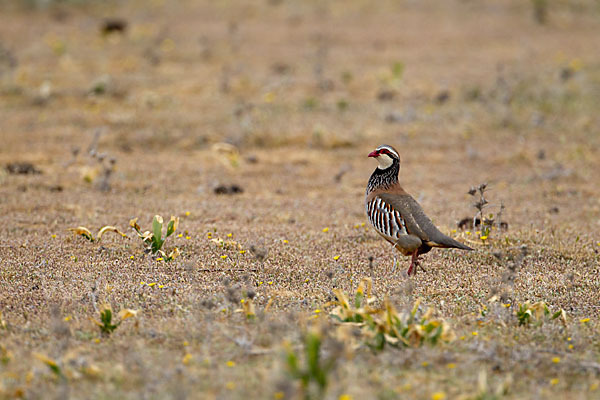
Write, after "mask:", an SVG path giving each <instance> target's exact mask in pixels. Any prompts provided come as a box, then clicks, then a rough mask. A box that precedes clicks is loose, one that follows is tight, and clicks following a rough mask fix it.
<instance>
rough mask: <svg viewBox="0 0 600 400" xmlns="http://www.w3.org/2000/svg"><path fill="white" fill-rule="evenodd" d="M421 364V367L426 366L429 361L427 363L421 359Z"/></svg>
mask: <svg viewBox="0 0 600 400" xmlns="http://www.w3.org/2000/svg"><path fill="white" fill-rule="evenodd" d="M421 365H422V366H423V367H426V366H428V365H429V363H428V362H427V361H423V362H422V363H421Z"/></svg>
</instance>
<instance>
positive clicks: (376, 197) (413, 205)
mask: <svg viewBox="0 0 600 400" xmlns="http://www.w3.org/2000/svg"><path fill="white" fill-rule="evenodd" d="M369 157H375V159H376V160H377V162H378V164H379V165H377V168H376V169H375V171H374V172H373V174H372V175H371V178H369V183H368V185H367V196H366V201H365V207H366V211H367V216H368V218H369V222H371V224H372V225H373V227H374V228H375V230H376V231H377V233H379V234H380V235H381V236H383V237H384V238H385V240H387V241H388V242H390V243H391V244H392V245H393V246H394V247H395V248H396V249H397V250H398V251H400V252H401V253H402V254H404V255H405V256H412V259H411V262H410V267H409V268H408V275H409V276H410V275H414V274H416V273H417V265H418V262H417V259H418V257H419V255H421V254H425V253H427V252H428V251H429V250H431V249H432V248H433V247H443V248H456V249H462V250H473V249H472V248H470V247H469V246H466V245H464V244H462V243H460V242H457V241H456V240H454V239H452V238H451V237H448V236H446V235H444V234H443V233H442V232H440V231H439V230H438V229H437V228H436V227H435V225H433V222H431V220H430V219H429V217H427V215H425V212H423V209H422V208H421V206H420V205H419V203H417V201H416V200H415V199H413V198H412V196H411V195H410V194H408V193H406V191H405V190H404V189H403V188H402V186H400V183H399V182H398V173H399V172H400V155H399V154H398V151H396V149H394V148H393V147H392V146H388V145H381V146H379V147H378V148H376V149H375V150H374V151H372V152H371V153H369Z"/></svg>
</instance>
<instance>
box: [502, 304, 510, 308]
mask: <svg viewBox="0 0 600 400" xmlns="http://www.w3.org/2000/svg"><path fill="white" fill-rule="evenodd" d="M502 306H503V307H505V308H508V307H510V303H506V304H502Z"/></svg>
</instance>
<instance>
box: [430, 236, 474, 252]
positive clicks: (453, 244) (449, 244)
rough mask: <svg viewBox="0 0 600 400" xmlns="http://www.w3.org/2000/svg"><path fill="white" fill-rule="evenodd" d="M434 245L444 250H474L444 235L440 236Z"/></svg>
mask: <svg viewBox="0 0 600 400" xmlns="http://www.w3.org/2000/svg"><path fill="white" fill-rule="evenodd" d="M432 244H433V246H435V247H444V248H451V249H461V250H473V249H472V248H471V247H469V246H467V245H466V244H463V243H461V242H459V241H457V240H454V239H452V238H451V237H449V236H446V235H444V234H440V235H438V237H436V238H435V241H434V242H433V243H432Z"/></svg>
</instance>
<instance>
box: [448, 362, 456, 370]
mask: <svg viewBox="0 0 600 400" xmlns="http://www.w3.org/2000/svg"><path fill="white" fill-rule="evenodd" d="M446 368H448V369H454V368H456V364H454V363H448V364H446Z"/></svg>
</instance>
